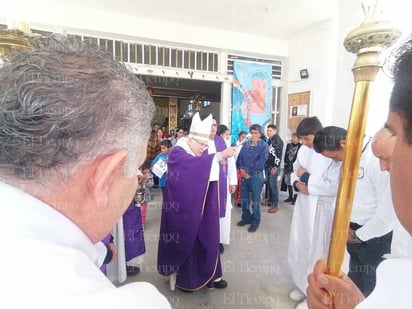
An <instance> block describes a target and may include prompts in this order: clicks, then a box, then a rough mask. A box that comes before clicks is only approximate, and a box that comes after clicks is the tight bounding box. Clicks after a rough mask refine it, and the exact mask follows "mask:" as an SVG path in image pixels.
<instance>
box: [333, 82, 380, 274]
mask: <svg viewBox="0 0 412 309" xmlns="http://www.w3.org/2000/svg"><path fill="white" fill-rule="evenodd" d="M371 83H372V82H371V81H359V82H357V83H356V85H355V91H354V96H353V104H352V111H351V117H350V121H349V129H348V133H347V144H346V148H345V158H344V161H343V164H342V172H341V177H340V183H339V190H338V196H337V199H336V208H335V216H334V221H333V229H332V236H331V243H330V249H329V256H328V272H329V274H330V275H333V276H339V275H340V272H341V267H342V263H343V257H344V254H345V246H346V240H347V237H348V228H349V221H350V215H351V211H352V202H353V197H354V195H355V188H356V180H357V178H358V173H359V172H358V171H359V159H360V155H361V151H362V144H363V136H364V132H365V126H366V119H367V113H368V106H369V97H370V93H371V91H370V88H371Z"/></svg>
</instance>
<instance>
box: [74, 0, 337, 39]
mask: <svg viewBox="0 0 412 309" xmlns="http://www.w3.org/2000/svg"><path fill="white" fill-rule="evenodd" d="M72 1H73V2H75V3H77V4H78V5H79V7H87V8H90V9H96V10H108V11H112V12H115V13H120V14H127V15H132V16H136V17H144V18H150V19H160V20H163V21H167V22H175V23H181V24H189V25H194V26H198V27H204V28H213V29H219V30H223V31H230V32H240V33H244V34H250V35H257V36H262V37H267V38H276V39H288V38H290V37H291V36H294V35H296V34H298V33H299V32H302V31H304V30H307V29H308V28H311V27H313V26H316V25H318V24H321V23H324V22H325V21H327V20H330V19H331V18H333V17H334V16H335V14H336V5H337V4H336V3H337V0H237V1H228V0H206V1H203V0H198V1H195V0H174V1H164V0H144V1H142V0H116V1H113V0H72Z"/></svg>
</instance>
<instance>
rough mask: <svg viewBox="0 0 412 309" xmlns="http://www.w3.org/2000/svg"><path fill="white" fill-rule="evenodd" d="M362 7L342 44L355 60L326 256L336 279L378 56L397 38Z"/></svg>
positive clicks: (397, 33) (371, 8) (372, 12)
mask: <svg viewBox="0 0 412 309" xmlns="http://www.w3.org/2000/svg"><path fill="white" fill-rule="evenodd" d="M362 7H363V10H364V12H365V21H364V22H363V23H362V24H361V25H360V26H359V27H358V28H356V29H354V30H352V31H351V32H349V34H348V35H347V36H346V38H345V41H344V45H345V48H346V50H347V51H349V52H352V53H357V59H356V60H355V63H354V65H353V69H352V72H353V75H354V80H355V90H354V93H353V100H352V109H351V114H350V119H349V127H348V133H347V144H346V148H345V157H344V160H343V164H342V172H341V176H340V182H339V190H338V195H337V198H336V208H335V215H334V220H333V228H332V236H331V241H330V249H329V255H328V273H329V274H330V275H332V276H335V277H339V276H340V273H341V268H342V262H343V257H344V253H345V247H346V242H347V237H348V229H349V221H350V215H351V210H352V202H353V197H354V194H355V186H356V180H357V178H358V171H359V160H360V156H361V148H362V144H363V137H364V133H365V125H366V118H367V113H368V107H369V100H370V96H371V88H372V84H373V81H374V80H375V77H376V75H377V73H378V72H379V70H380V68H381V61H380V59H379V55H380V53H381V51H382V50H383V49H384V48H386V47H389V46H391V45H392V44H393V43H394V42H395V41H396V40H397V39H398V38H399V36H400V31H399V30H397V29H395V28H393V26H392V25H391V23H390V22H388V21H378V20H375V19H374V15H375V11H376V2H375V3H374V4H373V5H371V6H369V7H368V8H365V6H364V5H362Z"/></svg>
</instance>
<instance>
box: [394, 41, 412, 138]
mask: <svg viewBox="0 0 412 309" xmlns="http://www.w3.org/2000/svg"><path fill="white" fill-rule="evenodd" d="M394 57H395V60H394V61H395V62H394V64H393V68H392V74H393V81H394V86H393V89H392V94H391V98H390V101H389V102H390V103H389V111H390V112H393V113H397V114H398V115H399V116H400V117H401V118H402V120H403V129H404V131H405V132H404V134H405V139H406V142H407V143H408V144H412V36H411V37H409V38H408V39H407V40H406V41H405V42H404V43H403V44H402V45H401V46H400V47H399V48H398V49H397V50H396V51H395V52H394Z"/></svg>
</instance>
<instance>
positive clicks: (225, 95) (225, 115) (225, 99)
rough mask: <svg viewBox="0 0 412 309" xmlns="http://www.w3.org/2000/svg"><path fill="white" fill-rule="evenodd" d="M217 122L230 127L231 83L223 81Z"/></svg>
mask: <svg viewBox="0 0 412 309" xmlns="http://www.w3.org/2000/svg"><path fill="white" fill-rule="evenodd" d="M220 99H221V100H220V110H219V113H220V119H219V124H225V125H226V126H228V128H229V129H230V124H231V118H232V83H231V82H223V83H222V86H221V94H220Z"/></svg>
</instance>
